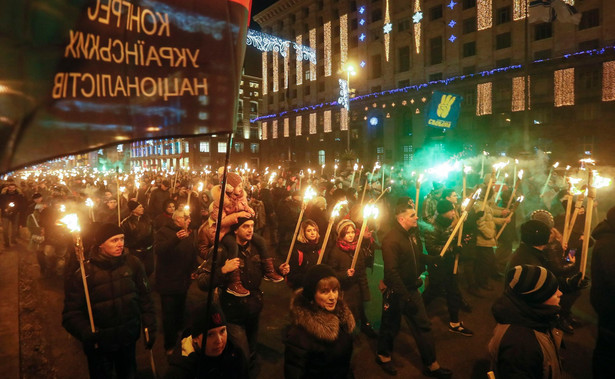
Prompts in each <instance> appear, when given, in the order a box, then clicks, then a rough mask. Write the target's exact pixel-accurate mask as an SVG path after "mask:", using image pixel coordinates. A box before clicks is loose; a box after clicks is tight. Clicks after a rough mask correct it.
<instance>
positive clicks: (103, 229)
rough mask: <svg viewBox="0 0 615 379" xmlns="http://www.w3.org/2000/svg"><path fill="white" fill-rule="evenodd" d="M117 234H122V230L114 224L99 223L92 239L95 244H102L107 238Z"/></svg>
mask: <svg viewBox="0 0 615 379" xmlns="http://www.w3.org/2000/svg"><path fill="white" fill-rule="evenodd" d="M118 234H124V230H123V229H122V228H120V227H119V226H117V225H116V224H110V223H109V224H101V225H100V226H99V227H98V229H96V232H95V233H94V241H95V242H96V246H100V245H102V244H103V243H105V242H106V241H107V240H108V239H109V238H111V237H113V236H117V235H118Z"/></svg>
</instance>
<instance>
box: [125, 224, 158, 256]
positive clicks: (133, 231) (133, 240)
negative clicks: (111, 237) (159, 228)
mask: <svg viewBox="0 0 615 379" xmlns="http://www.w3.org/2000/svg"><path fill="white" fill-rule="evenodd" d="M120 226H121V227H122V229H123V230H124V241H125V245H124V246H126V247H127V248H129V249H131V250H133V249H134V250H137V249H147V248H149V247H151V246H152V245H153V244H154V226H153V224H152V220H151V219H150V218H149V216H147V215H143V216H141V217H139V216H135V215H130V216H128V217H126V218H125V219H124V221H122V224H121V225H120Z"/></svg>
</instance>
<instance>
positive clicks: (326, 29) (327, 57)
mask: <svg viewBox="0 0 615 379" xmlns="http://www.w3.org/2000/svg"><path fill="white" fill-rule="evenodd" d="M323 31H324V35H325V41H324V42H325V76H331V21H327V22H325V25H324V26H323Z"/></svg>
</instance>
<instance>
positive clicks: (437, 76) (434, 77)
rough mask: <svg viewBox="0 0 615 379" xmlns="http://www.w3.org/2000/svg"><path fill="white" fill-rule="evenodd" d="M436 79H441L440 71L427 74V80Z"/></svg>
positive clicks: (432, 80) (433, 80)
mask: <svg viewBox="0 0 615 379" xmlns="http://www.w3.org/2000/svg"><path fill="white" fill-rule="evenodd" d="M436 80H442V73H441V72H436V73H435V74H429V81H430V82H435V81H436Z"/></svg>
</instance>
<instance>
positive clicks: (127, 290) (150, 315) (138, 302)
mask: <svg viewBox="0 0 615 379" xmlns="http://www.w3.org/2000/svg"><path fill="white" fill-rule="evenodd" d="M85 271H86V274H87V282H88V289H89V292H90V301H91V304H92V313H93V315H94V326H95V327H96V329H98V330H99V338H98V347H99V348H100V349H103V350H105V351H114V350H117V349H119V347H120V346H123V345H129V344H131V343H134V342H135V341H136V340H137V339H138V338H139V334H140V332H141V323H143V326H144V327H146V328H148V329H149V331H150V333H151V334H154V333H156V312H155V310H154V303H153V302H152V298H151V295H150V288H149V283H148V281H147V276H146V275H145V269H144V268H143V264H142V263H141V261H139V259H138V258H136V257H134V256H132V255H126V254H124V255H122V256H120V257H110V256H107V255H103V254H102V253H100V252H99V251H98V250H97V249H96V250H94V251H92V252H91V256H90V260H89V261H88V262H86V264H85ZM62 325H63V326H64V328H65V329H66V330H67V331H68V332H69V333H70V334H72V335H73V336H74V337H75V338H77V339H78V340H80V341H82V342H86V340H87V338H88V336H89V335H91V329H90V320H89V317H88V311H87V306H86V301H85V296H84V292H83V282H82V279H81V272H80V270H77V271H76V272H75V273H74V274H73V275H72V276H70V277H69V278H68V279H67V280H66V287H65V298H64V310H63V312H62ZM86 347H87V346H86Z"/></svg>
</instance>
